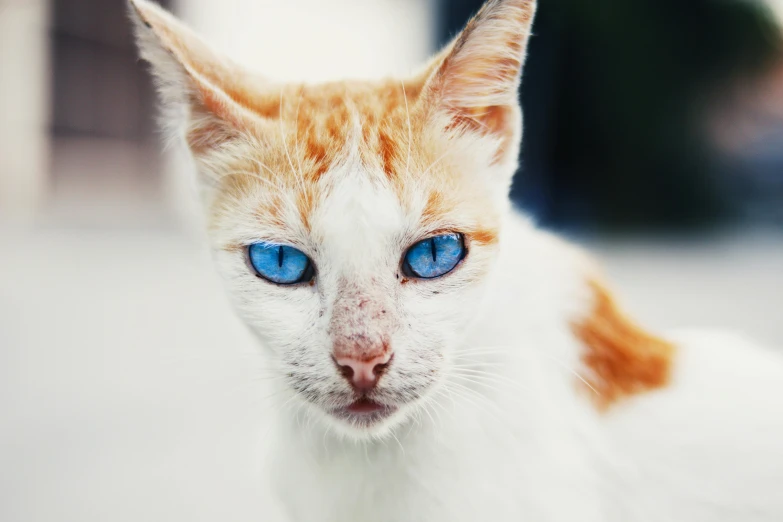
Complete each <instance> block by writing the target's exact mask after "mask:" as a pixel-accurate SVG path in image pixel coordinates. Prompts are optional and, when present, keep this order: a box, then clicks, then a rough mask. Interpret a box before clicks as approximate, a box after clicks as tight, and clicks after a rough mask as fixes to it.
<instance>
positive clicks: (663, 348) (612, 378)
mask: <svg viewBox="0 0 783 522" xmlns="http://www.w3.org/2000/svg"><path fill="white" fill-rule="evenodd" d="M590 288H591V290H592V292H593V296H594V304H593V310H592V312H591V313H590V315H589V316H587V317H586V318H584V319H582V320H581V321H579V322H577V323H575V324H574V325H573V332H574V334H575V335H576V337H577V338H578V339H579V340H580V341H581V343H582V345H583V346H584V352H583V354H582V362H583V363H584V364H585V366H586V367H587V368H588V369H589V371H590V373H591V374H592V375H591V376H590V377H588V378H587V379H586V380H587V383H588V384H589V386H590V387H592V388H593V390H594V391H595V392H597V395H598V396H597V397H596V400H597V404H598V406H599V407H601V408H606V407H608V406H610V405H611V404H613V403H615V402H616V401H618V400H620V399H621V398H623V397H626V396H629V395H634V394H638V393H643V392H647V391H651V390H654V389H656V388H662V387H664V386H666V385H667V383H668V382H669V378H670V376H671V369H672V361H673V358H674V355H675V347H674V345H672V344H671V343H670V342H668V341H666V340H664V339H661V338H659V337H656V336H655V335H653V334H651V333H649V332H647V331H645V330H643V329H642V328H640V327H639V326H637V325H636V324H635V323H634V322H633V321H632V320H630V319H629V318H628V317H626V316H625V314H623V312H622V311H621V310H620V309H619V307H618V306H617V304H616V303H615V301H614V299H613V296H612V295H611V293H610V292H609V291H608V289H607V288H606V287H604V286H603V285H602V284H601V283H599V282H597V281H591V282H590Z"/></svg>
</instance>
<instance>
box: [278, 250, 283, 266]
mask: <svg viewBox="0 0 783 522" xmlns="http://www.w3.org/2000/svg"><path fill="white" fill-rule="evenodd" d="M277 267H278V268H283V247H277Z"/></svg>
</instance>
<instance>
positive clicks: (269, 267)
mask: <svg viewBox="0 0 783 522" xmlns="http://www.w3.org/2000/svg"><path fill="white" fill-rule="evenodd" d="M247 255H248V258H249V260H250V265H251V266H252V267H253V270H255V272H256V275H258V276H259V277H261V278H263V279H266V280H267V281H271V282H272V283H277V284H279V285H293V284H297V283H306V282H308V281H310V280H312V279H313V277H314V276H315V269H314V268H313V263H312V261H310V258H309V257H307V255H306V254H305V253H304V252H302V251H301V250H297V249H296V248H294V247H291V246H288V245H278V244H275V243H267V242H265V241H261V242H258V243H253V244H252V245H250V246H249V247H247Z"/></svg>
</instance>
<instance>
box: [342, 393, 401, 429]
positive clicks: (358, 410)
mask: <svg viewBox="0 0 783 522" xmlns="http://www.w3.org/2000/svg"><path fill="white" fill-rule="evenodd" d="M396 411H397V407H395V406H388V405H386V404H380V403H378V402H375V401H374V400H372V399H370V398H368V397H361V398H359V399H357V400H355V401H354V402H352V403H350V404H349V405H347V406H343V407H341V408H337V409H335V410H332V415H334V416H335V417H337V418H339V419H343V420H346V421H349V422H350V423H352V424H354V425H359V426H363V427H369V426H372V425H374V424H377V423H379V422H381V421H383V420H384V419H387V418H388V417H390V416H391V415H392V414H393V413H394V412H396Z"/></svg>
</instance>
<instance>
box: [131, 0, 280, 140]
mask: <svg viewBox="0 0 783 522" xmlns="http://www.w3.org/2000/svg"><path fill="white" fill-rule="evenodd" d="M130 6H131V9H130V12H131V19H132V20H133V21H134V24H135V29H136V37H137V42H138V46H139V50H140V53H141V57H142V58H143V59H144V60H146V61H147V62H149V63H150V64H151V66H152V73H153V75H154V77H155V79H156V83H157V87H158V92H159V94H160V98H161V102H162V104H163V107H164V111H165V113H164V118H165V125H166V126H167V127H169V129H170V130H172V131H174V132H175V133H177V134H179V133H181V132H183V131H184V135H185V139H186V141H187V143H188V145H189V146H190V148H191V150H192V151H193V153H194V154H195V155H198V154H200V153H203V152H206V151H208V150H209V149H211V148H215V147H217V146H219V145H220V144H222V143H224V142H226V141H227V140H230V139H232V138H234V137H236V136H238V135H239V134H240V133H242V132H253V131H254V130H257V129H258V126H259V125H260V124H261V120H262V119H263V117H264V116H277V114H276V112H275V111H277V110H278V106H279V105H278V104H276V103H274V102H273V101H270V100H268V99H267V101H264V97H263V96H259V95H258V93H256V92H254V91H257V90H259V89H260V88H262V86H263V85H264V84H265V83H266V82H265V81H264V80H261V79H259V78H257V77H255V78H254V77H253V75H252V74H250V73H248V72H247V71H245V70H243V69H242V68H241V67H239V66H238V65H236V64H234V63H233V62H231V61H230V60H228V59H227V58H224V57H223V56H220V55H219V54H218V53H216V52H215V51H213V50H212V49H210V48H209V46H208V45H207V44H206V43H204V41H203V40H201V38H199V37H198V36H197V35H196V34H195V33H194V32H193V31H191V30H190V29H189V28H188V27H186V26H185V25H184V24H182V23H181V22H180V21H179V20H177V19H176V18H174V17H173V16H172V15H170V14H169V13H167V12H166V11H164V10H163V9H162V8H160V7H159V6H157V5H155V4H153V3H151V2H148V1H147V0H130Z"/></svg>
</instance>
